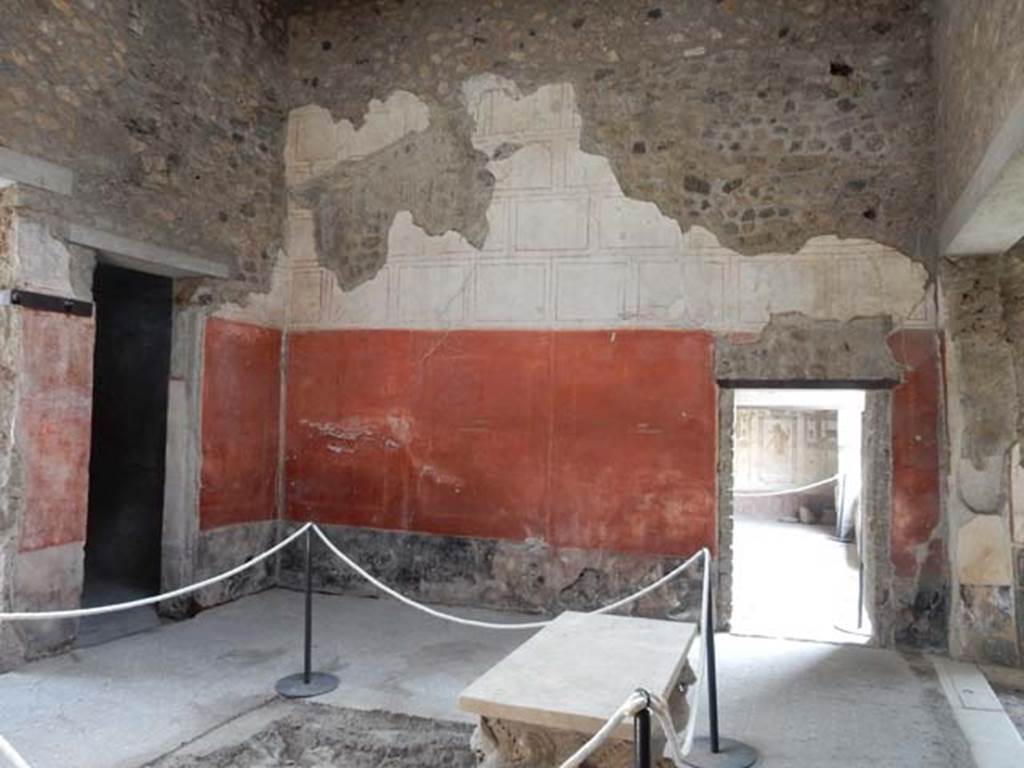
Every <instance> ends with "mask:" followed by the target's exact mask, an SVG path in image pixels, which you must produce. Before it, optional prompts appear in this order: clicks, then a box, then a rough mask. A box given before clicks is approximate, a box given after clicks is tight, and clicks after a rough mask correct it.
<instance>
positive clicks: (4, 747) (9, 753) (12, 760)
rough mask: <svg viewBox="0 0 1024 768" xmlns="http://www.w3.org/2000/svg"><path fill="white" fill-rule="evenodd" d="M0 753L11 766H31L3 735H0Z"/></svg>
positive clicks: (14, 767) (30, 767)
mask: <svg viewBox="0 0 1024 768" xmlns="http://www.w3.org/2000/svg"><path fill="white" fill-rule="evenodd" d="M0 755H2V756H3V758H4V760H6V761H7V764H8V765H9V766H10V767H11V768H32V766H30V765H29V764H28V763H27V762H26V761H25V758H23V757H22V756H21V755H19V754H18V751H17V750H16V749H15V748H14V747H12V746H11V743H10V742H9V741H7V739H5V738H4V737H3V736H0Z"/></svg>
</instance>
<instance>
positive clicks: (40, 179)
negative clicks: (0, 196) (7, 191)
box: [0, 146, 75, 195]
mask: <svg viewBox="0 0 1024 768" xmlns="http://www.w3.org/2000/svg"><path fill="white" fill-rule="evenodd" d="M74 180H75V176H74V174H73V173H72V172H71V171H70V170H68V169H67V168H65V167H64V166H61V165H57V164H56V163H51V162H49V161H48V160H40V159H39V158H38V157H32V156H30V155H23V154H21V153H20V152H15V151H14V150H13V149H8V148H7V147H4V146H0V187H5V186H8V185H10V184H28V185H29V186H33V187H40V188H41V189H46V190H49V191H50V192H56V193H57V194H60V195H70V194H71V189H72V187H73V186H74Z"/></svg>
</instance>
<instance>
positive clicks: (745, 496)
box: [732, 473, 842, 499]
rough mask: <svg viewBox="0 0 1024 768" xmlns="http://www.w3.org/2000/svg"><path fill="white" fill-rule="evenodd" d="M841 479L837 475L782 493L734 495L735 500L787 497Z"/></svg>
mask: <svg viewBox="0 0 1024 768" xmlns="http://www.w3.org/2000/svg"><path fill="white" fill-rule="evenodd" d="M840 477H842V474H841V473H837V474H834V475H832V477H826V478H825V479H824V480H818V481H817V482H816V483H808V484H807V485H801V486H800V487H799V488H783V489H782V490H781V491H733V492H732V495H733V496H734V497H735V498H740V499H754V498H764V497H767V496H787V495H789V494H791V493H803V492H804V491H809V490H811V489H812V488H818V487H820V486H822V485H828V484H829V483H833V482H835V481H836V480H838V479H839V478H840Z"/></svg>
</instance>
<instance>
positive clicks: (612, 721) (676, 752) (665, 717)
mask: <svg viewBox="0 0 1024 768" xmlns="http://www.w3.org/2000/svg"><path fill="white" fill-rule="evenodd" d="M833 479H835V478H830V479H829V481H831V480H833ZM829 481H823V482H829ZM819 484H823V483H819ZM310 530H312V532H313V533H315V534H316V535H317V536H318V537H319V538H320V540H321V541H322V542H323V543H324V545H325V546H326V547H327V548H328V549H329V550H330V551H331V552H332V553H333V554H334V556H335V557H337V558H338V559H339V560H341V561H342V562H343V563H344V564H345V565H347V566H348V567H349V568H351V569H352V570H353V571H355V573H356V574H358V575H359V576H361V577H362V578H363V579H365V580H366V581H367V582H369V583H370V584H371V585H373V586H374V587H376V588H377V589H378V590H380V591H381V592H384V593H385V594H387V595H389V596H391V597H393V598H394V599H395V600H398V601H399V602H401V603H403V604H405V605H407V606H409V607H410V608H414V609H416V610H418V611H421V612H423V613H426V614H428V615H430V616H434V617H435V618H438V619H442V620H444V621H450V622H454V623H456V624H462V625H464V626H469V627H478V628H482V629H501V630H504V629H513V630H526V629H540V628H542V627H546V626H547V625H549V624H551V622H552V621H553V619H545V620H543V621H531V622H523V623H502V622H491V621H478V620H476V619H467V618H463V617H461V616H456V615H454V614H451V613H445V612H444V611H439V610H437V609H435V608H431V607H430V606H428V605H424V604H422V603H419V602H416V601H415V600H413V599H412V598H409V597H406V596H405V595H403V594H402V593H400V592H398V591H397V590H395V589H393V588H391V587H389V586H388V585H387V584H385V583H384V582H382V581H380V580H379V579H377V578H376V577H374V576H373V575H371V574H370V573H369V572H368V571H367V570H366V569H364V568H363V567H362V566H360V565H359V564H358V563H357V562H355V561H354V560H353V559H352V558H350V557H349V556H348V555H346V554H345V553H344V552H342V551H341V550H340V549H339V548H338V547H337V546H335V544H334V542H332V541H331V540H330V539H329V538H328V537H327V535H326V534H325V533H324V532H323V531H322V530H321V529H320V527H319V526H317V525H315V524H313V523H306V524H305V525H303V526H302V527H301V528H298V529H297V530H296V531H294V532H293V533H292V534H291V535H289V536H287V537H286V538H284V539H282V540H281V541H279V542H278V543H277V544H275V545H274V546H272V547H270V548H269V549H267V550H266V551H265V552H262V553H261V554H259V555H256V556H254V557H252V558H250V559H249V560H246V561H245V562H244V563H242V564H241V565H238V566H236V567H234V568H232V569H230V570H228V571H224V572H223V573H220V574H217V575H216V576H211V577H210V578H208V579H204V580H203V581H199V582H196V583H195V584H191V585H189V586H186V587H181V588H179V589H175V590H172V591H170V592H164V593H163V594H160V595H153V596H151V597H146V598H141V599H139V600H132V601H129V602H124V603H114V604H111V605H103V606H97V607H94V608H79V609H71V610H60V611H33V612H16V613H0V621H33V620H35V621H42V620H55V619H73V618H79V617H82V616H97V615H100V614H105V613H114V612H116V611H125V610H129V609H131V608H139V607H142V606H146V605H153V604H155V603H159V602H162V601H164V600H171V599H173V598H175V597H180V596H182V595H187V594H189V593H191V592H196V591H198V590H200V589H204V588H206V587H209V586H212V585H214V584H217V583H219V582H221V581H224V580H225V579H229V578H231V577H232V576H236V575H238V574H239V573H242V572H243V571H245V570H247V569H249V568H252V567H253V566H254V565H257V564H258V563H260V562H262V561H264V560H266V559H267V558H268V557H271V556H273V555H275V554H277V553H278V552H280V551H281V550H282V549H284V548H285V547H287V546H288V545H289V544H291V543H292V542H293V541H295V540H296V539H297V538H299V537H300V536H302V535H303V534H305V533H306V532H307V531H310ZM698 559H702V560H703V573H702V578H701V581H702V585H701V612H700V620H699V622H698V626H699V628H700V633H701V640H702V643H701V646H702V647H701V653H700V661H699V662H698V669H697V673H696V681H695V683H694V690H695V695H694V699H693V706H692V707H690V712H689V717H688V718H687V720H688V722H687V725H686V730H685V733H684V737H683V744H682V746H680V744H679V734H678V733H677V732H676V730H675V726H674V724H673V723H672V717H671V713H670V710H669V707H668V704H667V702H665V700H664V699H662V698H661V697H660V696H657V695H655V694H647V695H646V696H645V695H643V694H641V693H639V692H637V693H634V694H631V695H630V697H629V698H627V699H626V701H624V702H623V704H622V705H621V706H620V707H619V708H618V709H617V710H616V711H615V712H614V713H613V714H612V716H611V717H610V718H609V719H608V720H607V722H605V724H604V725H603V726H602V727H601V728H600V729H599V730H598V731H597V732H596V733H595V734H594V735H593V736H592V737H591V738H590V739H589V740H588V741H587V742H586V744H584V745H583V746H582V747H580V749H579V750H577V751H576V752H575V753H574V754H573V755H572V756H570V758H569V759H568V760H567V761H566V762H565V763H563V764H562V766H561V768H576V766H579V765H580V764H582V763H583V762H584V761H585V760H586V759H587V758H588V757H589V756H590V755H592V754H593V753H594V751H596V750H597V749H598V748H599V747H600V746H601V745H602V744H603V743H604V742H605V741H607V740H608V738H609V737H610V735H611V734H612V732H613V731H614V730H615V729H616V728H617V727H618V725H619V724H620V723H621V722H622V721H623V720H624V719H625V718H626V717H630V716H633V715H635V714H636V713H637V712H639V711H640V710H641V709H644V708H645V707H647V706H650V709H651V712H652V713H653V714H654V716H655V718H656V719H657V720H658V723H659V725H660V727H661V728H662V730H663V731H664V733H665V737H666V739H667V740H668V742H669V744H670V745H671V751H672V757H673V760H674V761H675V762H676V764H677V765H678V766H680V768H682V766H683V765H684V764H683V762H682V757H683V755H685V754H687V753H688V752H689V751H690V748H691V746H692V744H693V735H694V730H695V728H696V722H697V709H698V706H697V704H698V701H699V700H700V692H701V688H702V684H703V681H704V677H705V671H706V665H707V657H708V642H709V639H708V633H709V632H713V631H714V628H713V627H707V626H705V624H706V617H707V616H708V604H709V601H710V599H711V552H710V551H709V550H708V549H707V548H706V547H704V548H702V549H700V550H699V551H698V552H697V553H696V554H694V555H692V556H691V557H689V558H688V559H687V560H685V561H684V562H683V563H681V564H680V565H678V566H676V567H675V568H673V569H672V570H671V571H669V572H668V573H666V574H665V575H664V576H662V577H661V578H659V579H657V580H656V581H653V582H651V583H650V584H648V585H647V586H646V587H643V588H642V589H639V590H637V591H636V592H633V593H631V594H629V595H627V596H625V597H623V598H621V599H619V600H616V601H615V602H613V603H610V604H608V605H606V606H603V607H601V608H598V609H596V610H594V611H590V613H591V614H603V613H609V612H611V611H614V610H616V609H618V608H621V607H622V606H624V605H628V604H630V603H633V602H635V601H637V600H639V599H640V598H642V597H644V596H646V595H648V594H650V593H651V592H654V591H655V590H656V589H659V588H660V587H662V586H664V585H665V584H667V583H668V582H670V581H672V580H673V579H675V578H677V577H679V576H680V575H681V574H682V573H683V572H684V571H685V570H687V569H688V568H689V567H690V566H692V565H693V564H694V563H695V562H696V561H697V560H698ZM0 756H3V757H4V758H5V759H6V760H7V761H8V762H9V763H11V764H12V765H13V767H14V768H30V766H29V765H28V763H26V762H25V761H24V759H23V758H22V757H21V756H20V755H19V754H18V753H17V752H16V751H15V750H14V748H13V747H12V746H11V745H10V744H9V743H8V742H7V741H6V740H4V738H3V737H2V736H0Z"/></svg>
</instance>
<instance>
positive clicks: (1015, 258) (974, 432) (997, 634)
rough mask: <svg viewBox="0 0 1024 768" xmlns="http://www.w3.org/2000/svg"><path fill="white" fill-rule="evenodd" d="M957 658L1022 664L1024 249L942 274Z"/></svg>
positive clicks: (950, 266)
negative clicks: (1021, 448) (1021, 447)
mask: <svg viewBox="0 0 1024 768" xmlns="http://www.w3.org/2000/svg"><path fill="white" fill-rule="evenodd" d="M943 298H944V300H945V316H946V318H945V320H946V347H947V354H946V378H947V381H948V387H949V403H948V418H949V451H950V461H949V465H950V470H949V481H948V482H949V493H948V501H947V514H948V517H949V527H950V552H949V556H950V558H951V560H952V563H953V577H954V591H953V603H952V610H953V627H954V632H953V635H952V642H951V646H952V650H953V651H954V652H955V653H957V654H959V655H963V656H966V657H968V658H974V659H980V660H985V661H990V662H995V663H999V664H1007V665H1014V664H1019V663H1020V662H1021V660H1022V658H1024V647H1022V641H1024V616H1022V613H1024V611H1022V606H1024V469H1022V464H1021V451H1020V444H1021V437H1022V435H1024V430H1022V419H1024V248H1022V247H1020V246H1018V247H1016V248H1014V249H1011V250H1010V251H1008V252H1007V253H1005V254H1002V255H999V256H986V257H966V258H963V259H960V260H956V261H953V260H949V261H947V262H946V263H945V264H944V265H943Z"/></svg>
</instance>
